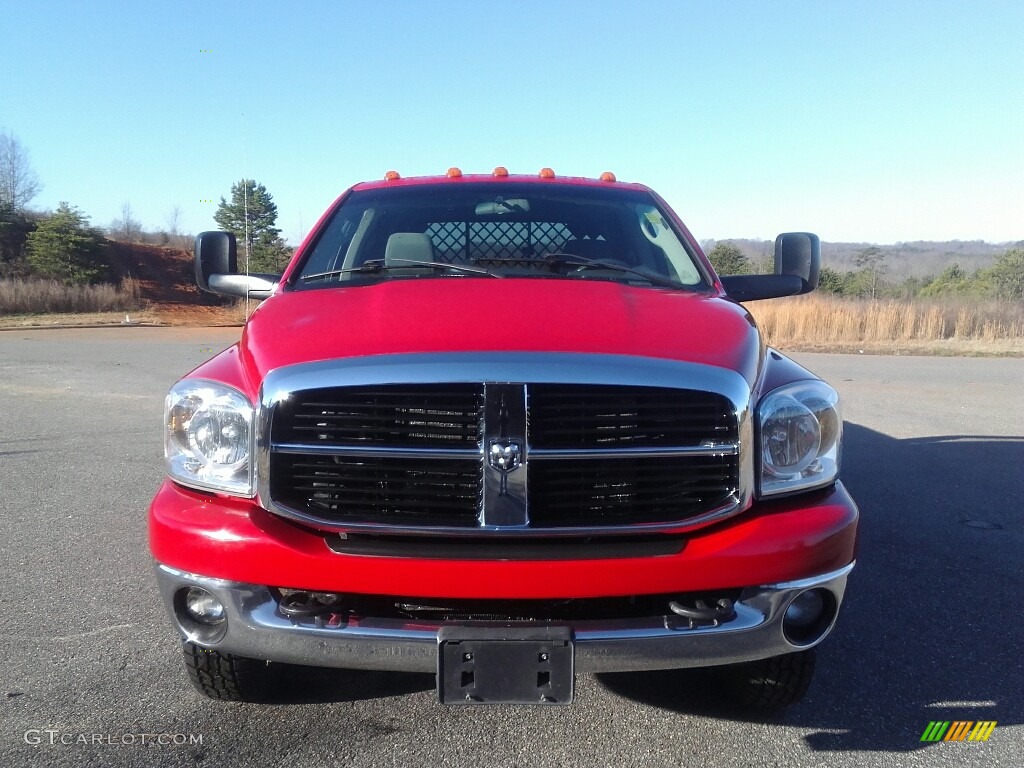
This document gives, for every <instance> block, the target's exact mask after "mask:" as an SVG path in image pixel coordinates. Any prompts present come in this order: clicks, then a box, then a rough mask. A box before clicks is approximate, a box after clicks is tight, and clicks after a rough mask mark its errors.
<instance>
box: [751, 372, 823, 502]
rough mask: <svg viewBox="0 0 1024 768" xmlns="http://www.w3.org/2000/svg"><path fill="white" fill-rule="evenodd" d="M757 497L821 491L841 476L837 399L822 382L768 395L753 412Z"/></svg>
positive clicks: (791, 385)
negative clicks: (757, 458)
mask: <svg viewBox="0 0 1024 768" xmlns="http://www.w3.org/2000/svg"><path fill="white" fill-rule="evenodd" d="M757 416H758V427H759V433H760V436H761V445H760V450H761V473H760V490H761V496H772V495H774V494H779V493H793V492H794V491H804V490H808V489H810V488H819V487H821V486H825V485H828V484H830V483H832V482H834V481H835V479H836V477H838V475H839V451H840V443H841V442H842V432H843V420H842V418H841V417H840V415H839V395H838V394H836V391H835V390H834V389H832V387H830V386H829V385H828V384H826V383H825V382H823V381H800V382H796V383H794V384H787V385H786V386H783V387H779V388H778V389H776V390H774V391H772V392H770V393H769V394H768V395H766V396H765V398H764V399H763V400H761V404H760V405H759V406H758V409H757Z"/></svg>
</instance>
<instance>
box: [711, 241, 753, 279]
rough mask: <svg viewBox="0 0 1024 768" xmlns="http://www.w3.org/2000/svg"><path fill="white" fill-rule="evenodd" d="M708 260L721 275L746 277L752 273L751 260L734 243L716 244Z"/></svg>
mask: <svg viewBox="0 0 1024 768" xmlns="http://www.w3.org/2000/svg"><path fill="white" fill-rule="evenodd" d="M708 259H709V260H710V261H711V266H713V267H714V268H715V272H717V273H718V274H719V275H745V274H747V273H748V272H750V259H748V258H747V257H746V256H745V255H744V253H743V251H741V250H740V249H739V247H737V246H735V245H733V244H732V243H716V244H715V247H714V248H712V249H711V253H709V254H708Z"/></svg>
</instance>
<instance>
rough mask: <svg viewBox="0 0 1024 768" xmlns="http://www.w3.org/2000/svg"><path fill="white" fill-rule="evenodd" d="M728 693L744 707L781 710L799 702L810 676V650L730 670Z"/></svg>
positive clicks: (754, 662) (812, 669) (811, 651)
mask: <svg viewBox="0 0 1024 768" xmlns="http://www.w3.org/2000/svg"><path fill="white" fill-rule="evenodd" d="M727 674H728V676H729V691H730V693H731V694H732V695H733V697H734V698H735V699H736V701H737V702H739V703H740V704H742V705H743V706H744V707H750V708H751V709H759V710H772V709H782V708H783V707H788V706H790V705H791V704H796V703H797V702H798V701H800V700H801V699H803V697H804V694H805V693H807V689H808V688H809V687H810V685H811V679H812V678H813V677H814V649H813V648H812V649H810V650H807V651H800V652H798V653H787V654H786V655H784V656H773V657H772V658H770V659H762V660H760V661H750V662H747V663H745V664H737V665H735V666H734V667H730V668H729V670H728V672H727Z"/></svg>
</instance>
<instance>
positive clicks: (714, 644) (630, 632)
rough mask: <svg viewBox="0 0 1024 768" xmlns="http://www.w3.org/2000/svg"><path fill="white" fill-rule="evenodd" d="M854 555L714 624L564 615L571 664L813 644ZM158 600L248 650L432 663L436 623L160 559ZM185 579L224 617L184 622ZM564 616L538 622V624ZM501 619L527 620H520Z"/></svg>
mask: <svg viewBox="0 0 1024 768" xmlns="http://www.w3.org/2000/svg"><path fill="white" fill-rule="evenodd" d="M853 565H854V564H853V563H850V564H849V565H847V566H845V567H844V568H841V569H839V570H837V571H833V572H831V573H825V574H821V575H820V576H814V577H811V578H806V579H800V580H798V581H789V582H784V583H780V584H772V585H768V586H758V587H749V588H747V589H745V590H743V592H742V594H741V596H740V599H739V600H738V601H737V602H736V604H735V609H736V615H735V617H734V618H732V619H730V620H728V621H725V622H722V623H720V624H718V625H717V626H706V625H705V626H696V627H694V628H688V627H687V626H686V623H685V620H684V621H681V622H679V623H678V625H675V623H674V622H669V621H667V620H666V619H665V617H662V616H657V617H650V618H639V619H628V620H615V619H609V620H602V621H577V622H571V623H570V626H571V628H572V630H573V639H574V642H575V659H576V662H575V665H576V671H578V672H628V671H639V670H648V669H650V670H653V669H675V668H682V667H707V666H716V665H721V664H734V663H738V662H743V661H752V660H755V659H763V658H768V657H770V656H778V655H781V654H784V653H792V652H793V651H798V650H803V649H805V648H810V647H812V646H814V645H816V644H817V643H819V642H820V641H821V640H822V639H823V638H824V637H825V636H826V635H827V634H828V633H829V632H830V631H831V629H832V626H833V624H834V623H835V618H836V615H837V614H838V611H839V606H840V604H841V603H842V600H843V593H844V592H845V590H846V578H847V576H848V575H849V573H850V571H851V570H852V569H853ZM156 572H157V578H158V580H159V583H160V591H161V592H162V594H163V597H164V603H165V605H167V606H168V608H169V610H170V612H171V617H172V619H173V620H174V622H175V624H176V626H177V627H178V629H179V630H180V631H181V632H182V634H183V635H184V636H185V637H186V638H187V639H190V640H193V641H195V642H197V643H198V644H199V645H201V646H203V647H206V648H213V649H216V650H219V651H223V652H227V653H233V654H236V655H239V656H246V657H250V658H255V659H265V660H269V661H277V662H283V663H289V664H305V665H310V666H320V667H342V668H353V669H376V670H390V671H404V672H431V673H433V672H436V671H437V654H438V632H439V630H440V629H441V627H442V626H443V625H442V623H440V622H438V623H434V624H431V623H430V622H424V621H411V620H396V619H383V618H382V619H373V618H361V619H359V620H358V621H355V620H353V621H348V622H346V623H343V624H341V625H339V626H336V627H332V626H324V627H317V626H314V625H313V624H312V623H304V622H300V621H296V620H292V619H289V618H287V617H285V616H283V615H281V614H280V613H279V612H278V610H277V601H276V600H275V598H274V596H273V594H272V593H271V591H270V590H269V589H268V588H267V587H265V586H259V585H255V584H242V583H238V582H231V581H224V580H221V579H212V578H209V577H205V576H198V575H195V574H190V573H184V572H182V571H178V570H175V569H174V568H170V567H168V566H166V565H159V564H158V565H157V568H156ZM188 587H201V588H203V589H205V590H207V591H209V592H211V593H212V594H213V595H215V596H216V597H217V599H218V600H219V601H220V602H221V603H222V604H223V606H224V610H225V619H226V620H225V621H224V622H222V623H221V624H219V625H217V626H216V627H215V628H209V627H192V626H187V622H186V623H183V621H182V618H181V616H180V615H179V612H178V611H176V609H175V605H176V604H178V605H180V604H181V598H180V597H179V596H180V595H181V594H182V592H183V590H187V589H188ZM810 589H819V590H824V591H825V592H827V593H828V595H830V596H831V598H832V600H834V602H832V600H828V601H826V602H827V603H830V610H831V614H830V615H829V616H828V618H827V623H826V624H825V625H824V626H823V627H822V628H821V630H820V631H818V632H816V633H815V634H814V637H813V638H812V639H811V640H809V641H808V642H804V643H794V642H791V641H790V640H789V639H788V638H787V637H786V634H785V632H784V631H783V618H784V616H785V614H786V610H787V609H788V608H789V606H790V604H791V603H792V601H793V600H794V598H796V597H797V596H798V595H800V594H801V593H803V592H806V591H807V590H810ZM547 625H558V626H564V625H565V624H564V623H559V622H545V623H543V624H538V625H537V626H547ZM504 626H517V627H519V626H526V627H528V626H530V625H529V624H521V623H517V624H515V625H504Z"/></svg>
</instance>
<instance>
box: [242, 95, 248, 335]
mask: <svg viewBox="0 0 1024 768" xmlns="http://www.w3.org/2000/svg"><path fill="white" fill-rule="evenodd" d="M246 174H247V170H246V167H245V112H243V113H242V220H243V222H244V232H245V276H246V277H248V276H249V179H248V176H247V175H246ZM245 318H246V319H247V320H248V319H249V292H248V291H246V292H245Z"/></svg>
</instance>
